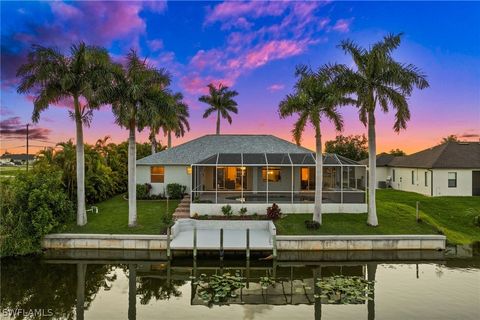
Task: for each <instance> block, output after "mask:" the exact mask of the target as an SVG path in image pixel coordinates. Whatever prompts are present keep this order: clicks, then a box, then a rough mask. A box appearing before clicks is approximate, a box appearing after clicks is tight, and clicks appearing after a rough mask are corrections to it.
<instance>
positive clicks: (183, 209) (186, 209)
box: [173, 195, 190, 220]
mask: <svg viewBox="0 0 480 320" xmlns="http://www.w3.org/2000/svg"><path fill="white" fill-rule="evenodd" d="M182 218H190V195H186V196H185V197H183V199H182V201H180V203H179V204H178V207H177V209H175V212H174V213H173V220H178V219H182Z"/></svg>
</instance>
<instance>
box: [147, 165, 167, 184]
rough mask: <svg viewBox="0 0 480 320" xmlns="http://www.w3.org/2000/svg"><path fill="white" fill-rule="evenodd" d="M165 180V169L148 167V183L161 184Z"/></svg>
mask: <svg viewBox="0 0 480 320" xmlns="http://www.w3.org/2000/svg"><path fill="white" fill-rule="evenodd" d="M164 178H165V167H162V166H151V167H150V182H151V183H163V181H164Z"/></svg>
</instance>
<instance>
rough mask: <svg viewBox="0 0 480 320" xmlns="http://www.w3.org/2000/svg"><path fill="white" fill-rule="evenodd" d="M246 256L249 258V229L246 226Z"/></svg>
mask: <svg viewBox="0 0 480 320" xmlns="http://www.w3.org/2000/svg"><path fill="white" fill-rule="evenodd" d="M246 257H247V260H248V259H250V229H249V228H247V239H246Z"/></svg>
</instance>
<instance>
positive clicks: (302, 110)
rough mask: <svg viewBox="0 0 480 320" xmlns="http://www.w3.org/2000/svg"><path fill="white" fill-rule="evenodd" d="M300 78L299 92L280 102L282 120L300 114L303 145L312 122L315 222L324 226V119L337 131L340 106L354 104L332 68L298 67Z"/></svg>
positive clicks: (296, 134) (297, 129)
mask: <svg viewBox="0 0 480 320" xmlns="http://www.w3.org/2000/svg"><path fill="white" fill-rule="evenodd" d="M295 75H296V77H297V78H298V80H297V83H296V84H295V91H294V93H293V94H289V95H287V96H286V98H285V99H283V100H282V101H281V102H280V105H279V113H280V117H281V118H285V117H288V116H292V115H293V114H297V115H298V120H297V121H296V122H295V124H294V127H293V129H292V134H293V138H294V140H295V142H296V143H297V144H298V145H299V144H300V141H301V138H302V135H303V131H304V130H305V127H306V126H307V124H308V123H310V124H311V125H312V126H313V128H314V129H315V154H316V164H315V207H314V212H313V220H314V221H316V222H318V223H320V224H322V183H323V156H322V132H321V122H322V118H326V119H328V120H330V121H333V123H334V125H335V128H336V129H337V130H338V131H340V130H342V128H343V119H342V116H341V115H340V113H339V112H338V109H337V108H338V107H339V106H342V105H346V104H349V103H352V102H353V100H352V99H350V98H348V97H346V96H345V95H344V93H343V92H342V89H341V88H340V87H337V86H336V84H335V82H334V81H332V78H331V71H330V69H329V67H328V66H323V67H321V68H320V69H319V70H318V71H317V72H313V71H312V70H311V69H309V68H308V67H306V66H298V67H297V69H296V72H295Z"/></svg>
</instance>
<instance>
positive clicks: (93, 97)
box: [17, 42, 111, 226]
mask: <svg viewBox="0 0 480 320" xmlns="http://www.w3.org/2000/svg"><path fill="white" fill-rule="evenodd" d="M110 71H111V62H110V57H109V55H108V52H107V51H106V50H105V49H103V48H99V47H94V46H87V45H86V44H84V43H83V42H81V43H79V44H78V45H72V47H71V49H70V54H69V55H67V56H65V55H63V54H62V53H61V52H59V51H58V50H57V49H54V48H46V47H42V46H37V45H35V46H33V47H32V51H31V52H30V53H29V54H28V58H27V62H26V63H25V64H23V65H22V66H20V68H19V69H18V71H17V76H18V77H20V78H21V81H20V84H19V86H18V88H17V91H18V93H21V94H27V93H30V94H33V95H34V96H35V98H34V101H33V114H32V120H33V122H38V121H39V119H40V113H41V112H42V111H44V110H46V109H47V108H48V107H49V106H50V105H52V104H56V103H59V102H61V101H62V100H64V99H69V98H71V99H73V112H70V116H71V118H72V119H73V120H74V121H75V125H76V142H77V143H76V172H77V224H78V225H80V226H82V225H85V224H86V223H87V214H86V211H85V155H84V143H83V125H84V124H86V125H87V126H88V125H89V123H90V121H91V118H92V112H93V110H94V109H97V108H99V106H100V103H99V100H98V97H97V91H98V89H99V88H100V87H103V86H104V85H105V84H106V83H108V82H109V75H110Z"/></svg>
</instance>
